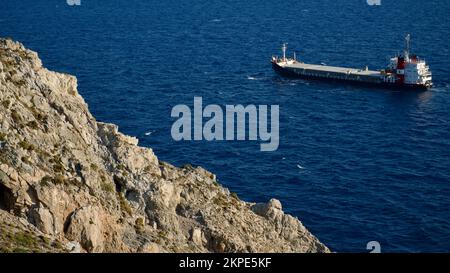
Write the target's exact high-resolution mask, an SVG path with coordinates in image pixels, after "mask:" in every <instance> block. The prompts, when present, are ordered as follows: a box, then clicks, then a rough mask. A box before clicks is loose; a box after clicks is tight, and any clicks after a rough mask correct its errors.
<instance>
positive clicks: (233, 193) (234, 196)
mask: <svg viewBox="0 0 450 273" xmlns="http://www.w3.org/2000/svg"><path fill="white" fill-rule="evenodd" d="M230 195H231V197H233V198H234V199H236V200H239V197H238V195H237V193H235V192H232V193H230Z"/></svg>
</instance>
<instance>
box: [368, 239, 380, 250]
mask: <svg viewBox="0 0 450 273" xmlns="http://www.w3.org/2000/svg"><path fill="white" fill-rule="evenodd" d="M366 249H367V250H370V253H381V244H380V243H379V242H378V241H370V242H368V243H367V245H366Z"/></svg>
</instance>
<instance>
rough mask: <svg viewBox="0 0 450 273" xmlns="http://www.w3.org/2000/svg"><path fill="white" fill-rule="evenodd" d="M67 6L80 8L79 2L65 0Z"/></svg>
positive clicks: (79, 0)
mask: <svg viewBox="0 0 450 273" xmlns="http://www.w3.org/2000/svg"><path fill="white" fill-rule="evenodd" d="M66 3H67V5H69V6H81V0H66Z"/></svg>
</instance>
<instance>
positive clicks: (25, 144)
mask: <svg viewBox="0 0 450 273" xmlns="http://www.w3.org/2000/svg"><path fill="white" fill-rule="evenodd" d="M19 146H20V147H21V148H22V149H24V150H28V151H33V150H34V149H35V147H34V145H33V144H31V143H29V142H28V141H26V140H22V141H20V142H19Z"/></svg>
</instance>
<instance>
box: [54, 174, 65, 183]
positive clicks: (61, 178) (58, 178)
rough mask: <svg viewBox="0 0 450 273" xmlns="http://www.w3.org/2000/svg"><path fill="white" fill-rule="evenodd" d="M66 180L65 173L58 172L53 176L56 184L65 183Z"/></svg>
mask: <svg viewBox="0 0 450 273" xmlns="http://www.w3.org/2000/svg"><path fill="white" fill-rule="evenodd" d="M65 181H66V179H65V178H64V175H61V174H57V175H56V176H55V177H54V178H53V183H54V184H64V182H65Z"/></svg>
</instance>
